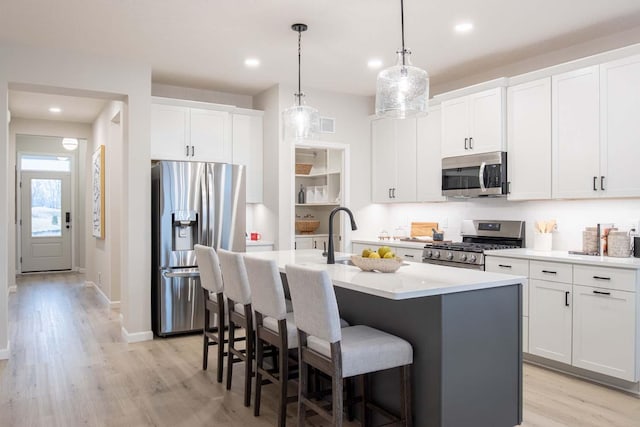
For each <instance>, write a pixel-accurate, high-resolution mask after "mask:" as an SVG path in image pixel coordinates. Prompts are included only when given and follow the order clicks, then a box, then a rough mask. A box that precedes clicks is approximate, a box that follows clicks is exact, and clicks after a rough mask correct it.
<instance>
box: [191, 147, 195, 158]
mask: <svg viewBox="0 0 640 427" xmlns="http://www.w3.org/2000/svg"><path fill="white" fill-rule="evenodd" d="M195 155H196V148H195V147H194V146H193V145H192V146H191V157H193V156H195Z"/></svg>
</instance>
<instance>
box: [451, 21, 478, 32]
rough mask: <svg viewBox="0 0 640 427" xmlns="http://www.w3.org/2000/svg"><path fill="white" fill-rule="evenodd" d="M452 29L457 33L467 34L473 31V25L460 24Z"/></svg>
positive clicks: (467, 23)
mask: <svg viewBox="0 0 640 427" xmlns="http://www.w3.org/2000/svg"><path fill="white" fill-rule="evenodd" d="M454 28H455V30H456V32H457V33H468V32H469V31H471V30H473V24H472V23H471V22H461V23H459V24H457V25H456V26H455V27H454Z"/></svg>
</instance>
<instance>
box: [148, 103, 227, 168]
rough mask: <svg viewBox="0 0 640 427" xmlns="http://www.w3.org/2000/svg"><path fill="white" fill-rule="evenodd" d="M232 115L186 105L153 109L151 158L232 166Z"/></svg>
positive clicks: (154, 105)
mask: <svg viewBox="0 0 640 427" xmlns="http://www.w3.org/2000/svg"><path fill="white" fill-rule="evenodd" d="M231 157H232V141H231V117H230V114H229V112H228V111H219V110H214V109H206V108H191V107H187V106H183V105H169V104H165V103H155V101H154V103H153V104H152V105H151V158H152V159H154V160H191V161H204V162H221V163H231Z"/></svg>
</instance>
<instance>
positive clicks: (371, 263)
mask: <svg viewBox="0 0 640 427" xmlns="http://www.w3.org/2000/svg"><path fill="white" fill-rule="evenodd" d="M351 262H352V263H353V264H354V265H355V266H356V267H358V268H359V269H360V270H362V271H373V270H376V271H379V272H381V273H393V272H395V271H396V270H398V269H399V268H400V266H401V265H402V258H398V257H396V258H363V257H361V256H360V255H352V256H351Z"/></svg>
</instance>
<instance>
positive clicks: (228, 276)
mask: <svg viewBox="0 0 640 427" xmlns="http://www.w3.org/2000/svg"><path fill="white" fill-rule="evenodd" d="M218 256H219V257H220V267H221V268H222V278H223V281H224V293H225V296H226V297H227V305H228V311H229V316H228V317H229V345H228V351H227V390H229V389H231V378H232V375H233V364H234V363H236V362H244V365H245V370H244V372H245V378H244V406H249V405H251V380H252V376H253V356H254V351H253V346H254V341H255V340H254V320H253V310H252V307H251V288H250V287H249V279H248V278H247V270H246V268H245V265H244V259H243V256H242V254H241V253H237V252H231V251H227V250H224V249H219V250H218ZM236 327H241V328H243V329H244V330H245V338H246V340H245V341H246V345H245V349H244V350H242V349H239V348H236V343H237V342H238V341H239V340H238V338H236V335H235V333H236Z"/></svg>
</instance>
